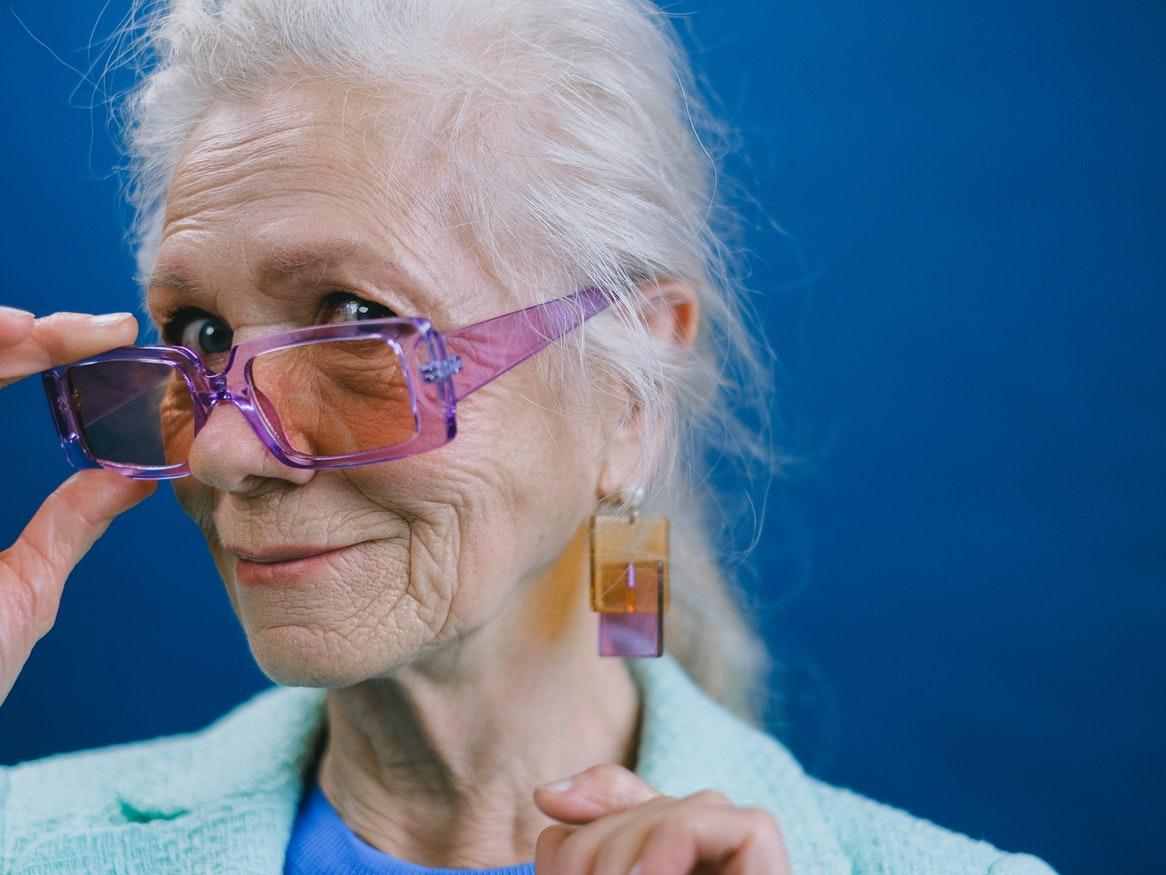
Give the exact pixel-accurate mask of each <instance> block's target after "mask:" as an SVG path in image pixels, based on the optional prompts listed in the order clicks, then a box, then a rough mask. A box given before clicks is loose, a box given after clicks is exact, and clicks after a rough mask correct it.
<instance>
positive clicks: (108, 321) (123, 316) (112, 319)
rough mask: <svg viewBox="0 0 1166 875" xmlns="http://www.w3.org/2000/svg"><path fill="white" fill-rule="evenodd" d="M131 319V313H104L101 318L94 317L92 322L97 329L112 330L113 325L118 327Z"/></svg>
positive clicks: (132, 315)
mask: <svg viewBox="0 0 1166 875" xmlns="http://www.w3.org/2000/svg"><path fill="white" fill-rule="evenodd" d="M132 318H134V314H133V313H106V314H104V315H102V316H94V317H93V319H92V322H93V324H94V325H96V326H97V327H98V328H112V327H113V326H114V325H120V324H121V323H122V322H125V321H126V320H127V319H132Z"/></svg>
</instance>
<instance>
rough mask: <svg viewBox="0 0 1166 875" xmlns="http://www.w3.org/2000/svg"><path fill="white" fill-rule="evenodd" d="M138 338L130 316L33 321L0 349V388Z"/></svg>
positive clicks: (75, 316)
mask: <svg viewBox="0 0 1166 875" xmlns="http://www.w3.org/2000/svg"><path fill="white" fill-rule="evenodd" d="M137 336H138V323H137V320H136V319H134V316H133V314H132V313H107V314H105V315H103V316H89V315H87V314H85V313H54V314H53V315H51V316H45V317H44V318H43V319H37V320H35V324H34V325H33V328H32V330H31V331H30V332H29V333H28V334H27V335H26V336H25V337H24V338H23V339H21V340H20V341H18V342H16V343H14V344H13V345H11V346H8V347H3V346H0V386H7V385H8V384H10V383H13V382H15V381H16V380H19V379H20V378H22V377H27V376H30V375H31V374H35V373H37V372H39V371H43V370H45V369H46V368H51V367H54V366H56V365H62V364H66V363H67V362H71V361H76V360H77V359H80V358H85V357H86V356H90V355H96V354H97V353H99V352H105V351H106V350H110V349H114V348H116V347H119V346H127V345H129V344H131V343H133V342H134V340H135V339H136V338H137Z"/></svg>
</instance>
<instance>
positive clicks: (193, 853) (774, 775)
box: [0, 656, 1054, 875]
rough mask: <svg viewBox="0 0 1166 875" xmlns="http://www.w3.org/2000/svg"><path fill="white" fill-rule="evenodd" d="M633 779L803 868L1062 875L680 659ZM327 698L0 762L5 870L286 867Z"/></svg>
mask: <svg viewBox="0 0 1166 875" xmlns="http://www.w3.org/2000/svg"><path fill="white" fill-rule="evenodd" d="M629 666H630V667H631V670H632V674H633V676H634V677H635V679H636V683H637V685H638V686H639V689H640V695H641V697H642V702H643V721H642V724H641V735H640V743H639V750H638V758H637V763H636V772H637V773H638V774H639V775H640V776H641V777H642V778H643V779H644V780H645V781H647V782H648V783H649V784H651V785H652V786H653V787H655V788H656V789H657V790H659V791H660V792H662V793H665V794H668V795H672V796H682V795H687V794H689V793H693V792H696V791H697V790H701V789H705V788H710V787H712V788H716V789H718V790H720V791H721V792H722V793H724V794H725V795H726V796H728V797H729V798H730V799H731V800H733V802H735V803H736V804H738V805H752V806H760V807H763V808H766V809H768V810H769V811H771V812H772V813H773V814H774V815H775V816H776V817H777V819H778V822H779V823H780V824H781V828H782V833H783V835H784V837H785V842H786V847H787V850H788V851H789V855H790V859H791V862H792V866H793V872H794V875H866V873H871V875H873V873H894V875H912V873H917V875H935V873H943V875H1054V873H1053V871H1052V869H1050V868H1049V867H1048V866H1047V865H1046V864H1045V863H1043V862H1042V861H1041V860H1039V859H1037V858H1036V857H1033V856H1030V855H1027V854H1008V853H1004V852H1002V851H1000V850H998V849H997V848H994V847H993V846H992V845H990V844H989V843H987V842H984V841H978V840H976V839H974V838H969V837H968V836H964V835H960V834H959V833H955V832H951V831H949V830H945V829H943V828H941V827H939V826H936V825H935V824H933V823H930V822H928V821H926V820H923V819H921V818H918V817H913V816H912V815H910V814H907V813H906V812H904V811H901V810H899V809H897V808H892V807H890V806H888V805H883V804H880V803H878V802H874V801H872V800H870V799H867V798H865V797H863V796H860V795H858V794H856V793H853V792H851V791H849V790H846V789H844V788H841V787H835V786H831V785H829V784H825V783H823V782H822V781H819V780H818V779H816V778H814V777H812V776H810V775H808V774H806V773H805V772H804V771H803V770H802V768H801V767H800V766H799V764H798V763H797V761H796V760H795V759H794V758H793V756H791V755H790V753H789V751H787V750H786V749H785V747H783V746H782V745H781V744H780V743H779V742H778V741H777V740H775V739H774V738H772V737H770V736H768V735H766V734H765V733H763V732H761V731H759V730H757V729H755V728H753V727H751V726H749V725H747V724H745V723H744V722H742V721H741V720H738V719H737V718H736V717H735V716H733V715H732V714H730V713H729V712H728V711H726V710H725V709H724V708H722V707H721V706H720V705H718V704H717V703H715V702H714V701H712V700H711V699H710V698H709V697H708V696H706V695H705V694H704V692H703V691H702V690H700V689H699V688H698V687H697V686H696V685H695V684H694V683H693V682H692V680H691V679H690V678H689V677H688V675H687V674H686V673H685V672H684V670H683V669H682V668H681V667H680V665H679V664H678V663H677V662H676V661H675V660H674V659H672V658H671V657H668V656H665V657H663V658H661V659H650V660H629ZM323 704H324V691H323V690H319V689H306V688H291V687H273V688H271V689H269V690H265V691H263V692H261V693H259V694H258V695H256V696H255V697H254V698H252V699H251V700H250V701H248V702H245V703H244V704H242V705H240V706H238V707H237V708H235V709H234V710H233V711H231V712H229V713H228V714H226V715H225V716H223V717H221V718H220V719H219V720H217V721H216V722H215V723H213V724H211V725H210V726H208V727H207V728H205V729H203V730H200V731H198V732H193V733H186V734H182V735H174V736H167V737H163V738H157V739H152V740H149V741H141V742H134V743H130V744H123V745H116V746H112V747H108V748H103V749H97V750H89V751H80V752H76V753H68V754H58V755H55V756H51V757H46V758H45V759H41V760H35V761H32V762H28V763H22V764H20V765H17V766H12V767H6V768H0V872H2V873H7V872H20V873H25V875H38V873H39V875H45V873H63V872H70V873H72V872H78V871H85V872H119V873H184V872H190V873H205V872H216V873H226V872H231V873H236V872H237V873H275V875H278V873H280V872H281V871H282V869H283V866H284V861H285V858H286V854H287V849H288V843H289V840H290V838H291V831H292V826H293V823H294V821H295V816H296V812H297V808H298V804H299V802H300V799H301V798H302V794H303V791H304V788H305V782H306V780H307V777H308V774H309V771H310V769H309V766H310V764H311V758H312V755H313V752H314V744H315V741H316V740H317V738H318V737H319V732H320V729H321V728H322V725H323V718H324V710H323Z"/></svg>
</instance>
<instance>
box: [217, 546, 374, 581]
mask: <svg viewBox="0 0 1166 875" xmlns="http://www.w3.org/2000/svg"><path fill="white" fill-rule="evenodd" d="M367 543H368V542H367V541H359V542H357V543H355V544H343V545H341V546H339V547H309V546H304V545H290V544H284V545H279V546H273V547H270V548H268V549H266V550H261V551H256V550H243V549H239V550H232V549H231V548H230V547H227V549H228V550H230V551H231V552H232V553H234V554H235V556H236V558H237V560H238V561H237V562H236V563H235V578H236V579H237V580H238V581H239V583H242V584H245V585H254V584H285V585H286V584H296V583H300V582H304V581H310V580H311V579H313V578H317V579H319V578H321V577H324V576H326V572H328V571H329V570H330V569H331V568H332V567H333V566H335V564H336V561H337V560H338V559H341V560H342V559H343V558H345V556H346V555H347V554H349V553H352V552H355V551H357V550H359V549H360V548H362V547H364V546H365V545H366V544H367Z"/></svg>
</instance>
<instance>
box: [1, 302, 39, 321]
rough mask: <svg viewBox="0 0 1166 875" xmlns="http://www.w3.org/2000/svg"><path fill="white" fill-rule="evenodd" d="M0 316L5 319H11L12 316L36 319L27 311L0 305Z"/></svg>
mask: <svg viewBox="0 0 1166 875" xmlns="http://www.w3.org/2000/svg"><path fill="white" fill-rule="evenodd" d="M0 316H4V317H6V318H12V317H13V316H32V317H33V318H34V319H35V318H36V317H35V316H33V314H32V313H29V312H28V311H27V310H21V309H19V308H17V307H5V306H3V305H0Z"/></svg>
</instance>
